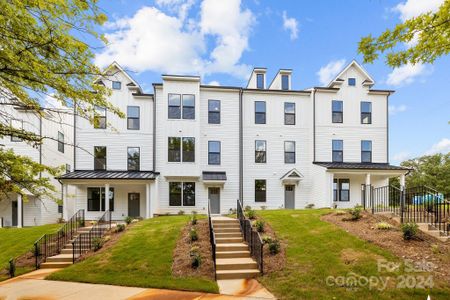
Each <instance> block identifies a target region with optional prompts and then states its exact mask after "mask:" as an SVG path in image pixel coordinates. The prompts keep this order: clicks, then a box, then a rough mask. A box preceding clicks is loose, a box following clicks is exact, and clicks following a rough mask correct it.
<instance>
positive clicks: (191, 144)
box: [183, 137, 195, 162]
mask: <svg viewBox="0 0 450 300" xmlns="http://www.w3.org/2000/svg"><path fill="white" fill-rule="evenodd" d="M194 161H195V138H193V137H184V138H183V162H194Z"/></svg>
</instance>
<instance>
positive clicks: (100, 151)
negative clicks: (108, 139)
mask: <svg viewBox="0 0 450 300" xmlns="http://www.w3.org/2000/svg"><path fill="white" fill-rule="evenodd" d="M94 170H106V147H104V146H94Z"/></svg>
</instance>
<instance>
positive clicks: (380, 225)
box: [377, 222, 392, 230]
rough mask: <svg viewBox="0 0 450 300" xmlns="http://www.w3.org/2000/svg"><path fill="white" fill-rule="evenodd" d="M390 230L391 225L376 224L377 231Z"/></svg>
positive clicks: (385, 223)
mask: <svg viewBox="0 0 450 300" xmlns="http://www.w3.org/2000/svg"><path fill="white" fill-rule="evenodd" d="M391 228H392V225H391V224H389V223H387V222H379V223H377V229H381V230H389V229H391Z"/></svg>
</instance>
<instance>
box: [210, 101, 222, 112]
mask: <svg viewBox="0 0 450 300" xmlns="http://www.w3.org/2000/svg"><path fill="white" fill-rule="evenodd" d="M208 111H220V101H219V100H208Z"/></svg>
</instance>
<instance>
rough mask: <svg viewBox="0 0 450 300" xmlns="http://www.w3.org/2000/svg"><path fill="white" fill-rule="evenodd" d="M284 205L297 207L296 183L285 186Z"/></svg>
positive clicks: (288, 207)
mask: <svg viewBox="0 0 450 300" xmlns="http://www.w3.org/2000/svg"><path fill="white" fill-rule="evenodd" d="M284 207H285V208H286V209H294V208H295V185H285V186H284Z"/></svg>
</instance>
